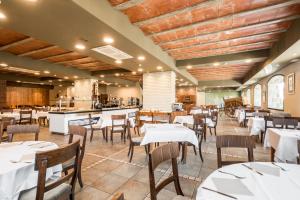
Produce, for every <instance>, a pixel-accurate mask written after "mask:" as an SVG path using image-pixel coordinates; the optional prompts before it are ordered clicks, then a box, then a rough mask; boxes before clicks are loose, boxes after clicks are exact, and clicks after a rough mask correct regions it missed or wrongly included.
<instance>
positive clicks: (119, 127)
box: [110, 115, 127, 144]
mask: <svg viewBox="0 0 300 200" xmlns="http://www.w3.org/2000/svg"><path fill="white" fill-rule="evenodd" d="M111 120H112V126H111V131H110V141H111V143H112V144H113V143H114V138H113V135H114V133H121V140H122V139H123V140H124V143H125V141H126V125H127V123H126V115H112V116H111ZM121 121H123V123H120V122H121Z"/></svg>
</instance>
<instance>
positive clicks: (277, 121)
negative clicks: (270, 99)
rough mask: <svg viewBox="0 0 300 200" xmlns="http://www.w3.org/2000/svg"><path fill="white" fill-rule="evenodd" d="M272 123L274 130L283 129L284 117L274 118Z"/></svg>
mask: <svg viewBox="0 0 300 200" xmlns="http://www.w3.org/2000/svg"><path fill="white" fill-rule="evenodd" d="M272 122H273V127H274V128H283V127H284V125H285V119H284V117H272Z"/></svg>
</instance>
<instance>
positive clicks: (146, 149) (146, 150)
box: [144, 145, 148, 154]
mask: <svg viewBox="0 0 300 200" xmlns="http://www.w3.org/2000/svg"><path fill="white" fill-rule="evenodd" d="M144 147H145V152H146V154H148V148H147V145H145V146H144Z"/></svg>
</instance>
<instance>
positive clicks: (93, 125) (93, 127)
mask: <svg viewBox="0 0 300 200" xmlns="http://www.w3.org/2000/svg"><path fill="white" fill-rule="evenodd" d="M94 120H95V118H94V117H92V115H91V114H89V121H90V129H91V135H90V142H92V140H93V136H94V131H100V130H101V131H102V136H103V139H105V140H106V142H107V140H108V139H107V132H106V131H105V128H101V127H100V125H98V124H97V122H98V121H99V120H101V119H100V117H96V121H97V122H96V123H95V122H94Z"/></svg>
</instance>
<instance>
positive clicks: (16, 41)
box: [0, 29, 117, 74]
mask: <svg viewBox="0 0 300 200" xmlns="http://www.w3.org/2000/svg"><path fill="white" fill-rule="evenodd" d="M0 51H5V52H9V53H12V54H15V55H17V56H27V57H30V58H33V59H36V60H44V61H48V62H51V63H58V64H62V65H64V66H66V67H75V68H78V69H84V70H88V71H101V70H110V69H117V67H115V66H113V65H110V64H107V63H104V62H102V61H100V60H97V59H94V58H91V57H89V56H86V55H83V54H80V53H78V52H75V51H69V50H66V49H63V48H60V47H58V46H55V45H52V44H49V43H48V42H45V41H41V40H38V39H35V38H32V37H30V36H27V35H24V34H21V33H18V32H15V31H13V30H9V29H0ZM15 67H16V66H15ZM19 67H22V66H19ZM1 71H2V72H4V71H9V70H5V68H3V67H2V68H1ZM20 74H24V73H22V72H20ZM25 74H26V73H25Z"/></svg>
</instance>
